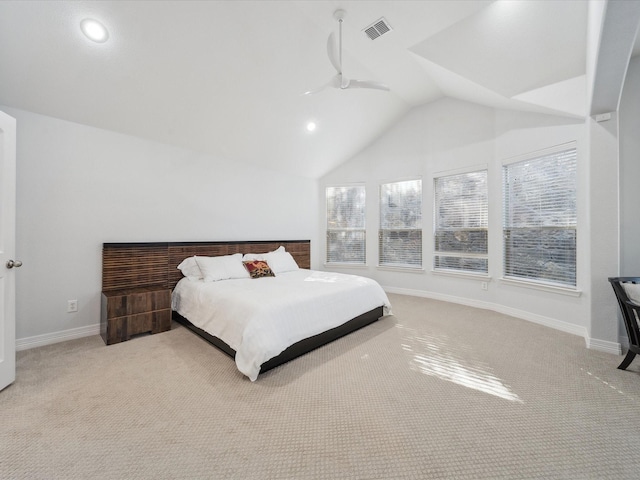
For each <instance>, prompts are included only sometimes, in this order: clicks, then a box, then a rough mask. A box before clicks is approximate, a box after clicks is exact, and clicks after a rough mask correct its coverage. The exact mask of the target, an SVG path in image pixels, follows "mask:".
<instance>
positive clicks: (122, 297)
mask: <svg viewBox="0 0 640 480" xmlns="http://www.w3.org/2000/svg"><path fill="white" fill-rule="evenodd" d="M170 329H171V289H169V288H167V287H165V286H162V285H161V286H155V287H154V286H152V287H138V288H126V289H122V290H110V291H107V292H102V312H101V316H100V335H101V336H102V339H103V340H104V341H105V343H106V344H107V345H111V344H113V343H119V342H124V341H126V340H129V338H130V337H131V336H132V335H137V334H140V333H159V332H164V331H167V330H170Z"/></svg>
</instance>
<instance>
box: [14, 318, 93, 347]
mask: <svg viewBox="0 0 640 480" xmlns="http://www.w3.org/2000/svg"><path fill="white" fill-rule="evenodd" d="M99 334H100V324H99V323H97V324H95V325H89V326H87V327H78V328H71V329H69V330H63V331H61V332H53V333H45V334H44V335H36V336H33V337H25V338H18V339H17V340H16V350H17V351H20V350H28V349H30V348H36V347H43V346H45V345H52V344H54V343H59V342H65V341H67V340H74V339H76V338H82V337H89V336H91V335H99Z"/></svg>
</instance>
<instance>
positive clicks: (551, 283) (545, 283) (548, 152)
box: [501, 141, 580, 296]
mask: <svg viewBox="0 0 640 480" xmlns="http://www.w3.org/2000/svg"><path fill="white" fill-rule="evenodd" d="M571 150H573V151H574V153H573V159H572V162H573V165H572V169H573V170H572V174H573V189H572V191H573V204H574V210H573V211H572V212H571V214H572V216H573V222H572V223H571V224H569V225H552V226H547V225H535V224H531V225H528V226H518V227H515V226H513V223H509V220H508V219H509V215H510V210H509V209H508V207H510V205H508V204H507V202H508V192H507V191H506V188H507V178H506V175H507V170H508V169H509V168H510V167H512V166H513V165H516V164H520V163H524V162H535V161H537V160H540V161H542V160H544V159H545V158H547V157H551V156H553V155H557V154H558V155H559V154H562V153H563V152H569V151H571ZM578 155H579V150H578V147H577V142H575V141H572V142H567V143H563V144H559V145H556V146H553V147H549V148H546V149H542V150H537V151H534V152H530V153H527V154H524V155H519V156H517V157H512V158H510V159H507V160H505V161H503V162H502V167H501V176H502V261H503V264H502V278H501V281H502V282H504V283H507V284H512V285H518V286H524V287H529V288H534V289H538V290H546V291H552V292H557V293H566V294H568V295H573V296H579V295H580V290H579V288H578V196H577V190H578V182H579V180H578ZM558 191H559V190H558ZM510 192H511V191H510ZM510 198H511V197H510ZM528 229H529V230H545V231H550V230H553V229H555V230H559V231H560V230H567V231H572V232H573V250H572V254H570V259H571V257H573V258H572V260H573V265H572V267H573V269H572V277H573V283H569V282H563V281H559V280H554V279H551V280H550V279H548V278H544V277H542V276H540V275H538V276H537V277H534V276H530V277H527V276H524V275H513V274H510V272H507V269H508V268H509V265H512V264H513V259H511V260H510V259H509V258H508V252H509V246H508V242H509V241H510V238H513V235H512V232H513V231H514V230H519V231H526V230H528Z"/></svg>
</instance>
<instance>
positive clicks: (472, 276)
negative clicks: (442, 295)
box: [431, 269, 491, 282]
mask: <svg viewBox="0 0 640 480" xmlns="http://www.w3.org/2000/svg"><path fill="white" fill-rule="evenodd" d="M431 273H433V274H434V275H444V276H445V277H456V278H466V279H469V280H478V281H480V282H488V281H491V277H490V276H489V275H488V274H486V273H471V272H461V271H458V270H444V269H442V270H437V269H433V270H431Z"/></svg>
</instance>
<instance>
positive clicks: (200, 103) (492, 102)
mask: <svg viewBox="0 0 640 480" xmlns="http://www.w3.org/2000/svg"><path fill="white" fill-rule="evenodd" d="M337 8H343V9H345V10H346V11H347V16H346V18H345V20H344V26H343V44H344V59H343V67H344V72H345V75H347V76H349V77H350V78H356V79H364V80H376V81H379V82H384V83H386V84H388V85H389V86H390V88H391V91H390V92H384V91H378V90H364V89H357V90H356V89H353V90H335V89H329V90H325V91H322V92H321V93H319V94H316V95H306V96H305V95H302V93H303V92H305V91H307V90H309V89H313V88H315V87H318V86H320V85H322V84H324V83H326V82H327V81H328V80H329V78H330V77H331V76H332V75H334V74H335V71H334V70H333V67H332V66H331V64H330V62H329V60H328V57H327V54H326V43H327V37H328V36H329V34H330V33H331V32H332V31H337V24H336V22H335V20H334V19H333V17H332V14H333V12H334V11H335V10H336V9H337ZM383 16H384V17H385V18H386V19H387V21H388V22H389V23H390V25H391V27H392V28H393V30H392V31H391V32H390V33H388V34H386V35H384V36H382V37H380V38H378V39H376V40H374V41H371V40H369V39H368V38H367V37H366V36H365V35H364V33H363V32H362V30H363V29H364V28H365V27H367V26H369V25H370V24H371V23H373V22H374V21H376V20H378V19H379V18H380V17H383ZM86 17H91V18H95V19H98V20H99V21H101V22H102V23H103V24H105V25H106V26H107V28H108V29H109V32H110V38H109V41H108V42H106V43H103V44H96V43H92V42H90V41H89V40H88V39H86V38H85V37H84V36H83V34H82V33H81V31H80V28H79V24H80V21H81V20H82V19H83V18H86ZM586 26H587V1H586V0H585V1H582V0H555V1H546V0H515V1H514V0H499V1H495V2H494V1H488V0H475V1H464V0H457V1H451V0H425V1H417V0H414V1H401V0H389V1H373V0H371V1H366V0H342V1H333V0H311V1H293V0H291V1H289V0H283V1H249V0H244V1H222V0H219V1H151V0H144V1H94V2H78V1H56V2H53V1H29V2H26V1H7V0H4V1H0V66H1V68H0V104H4V105H7V106H11V107H16V108H20V109H24V110H29V111H32V112H36V113H41V114H44V115H49V116H53V117H57V118H61V119H64V120H69V121H73V122H78V123H82V124H86V125H91V126H95V127H99V128H105V129H109V130H114V131H117V132H121V133H125V134H130V135H135V136H139V137H143V138H148V139H152V140H156V141H160V142H164V143H168V144H174V145H178V146H182V147H186V148H190V149H192V150H196V151H200V152H205V153H210V154H212V155H216V156H222V157H223V158H226V159H229V160H230V161H241V162H248V163H250V164H256V165H261V166H265V167H267V168H273V169H278V170H284V171H288V172H291V173H294V174H298V175H304V176H310V177H318V176H321V175H323V174H324V173H326V172H328V171H329V170H331V169H332V168H334V167H336V166H337V165H339V164H340V163H341V162H343V161H345V160H347V159H348V158H350V157H351V156H353V155H354V154H356V153H357V152H358V151H360V150H361V149H362V148H364V147H365V146H366V145H368V144H369V143H371V142H372V141H373V140H374V139H375V138H376V137H377V136H378V135H380V134H381V133H382V132H384V131H385V130H386V129H388V128H389V127H390V126H391V125H393V124H394V123H395V122H396V121H397V120H398V119H399V118H401V117H402V116H403V115H404V114H406V112H407V111H408V110H409V109H411V108H412V107H415V106H418V105H422V104H425V103H428V102H432V101H435V100H438V99H440V98H443V97H444V96H450V97H454V98H460V99H464V100H468V101H473V102H477V103H480V104H483V105H488V106H495V107H500V108H508V109H519V110H527V111H536V112H548V113H556V114H561V115H569V116H584V115H585V114H586V102H585V100H586V94H585V91H586V90H585V89H586V87H585V85H586V82H585V55H586ZM309 120H314V121H315V122H316V123H317V124H318V128H317V130H316V131H315V132H313V133H309V132H307V131H306V129H305V126H306V123H307V122H308V121H309Z"/></svg>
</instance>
